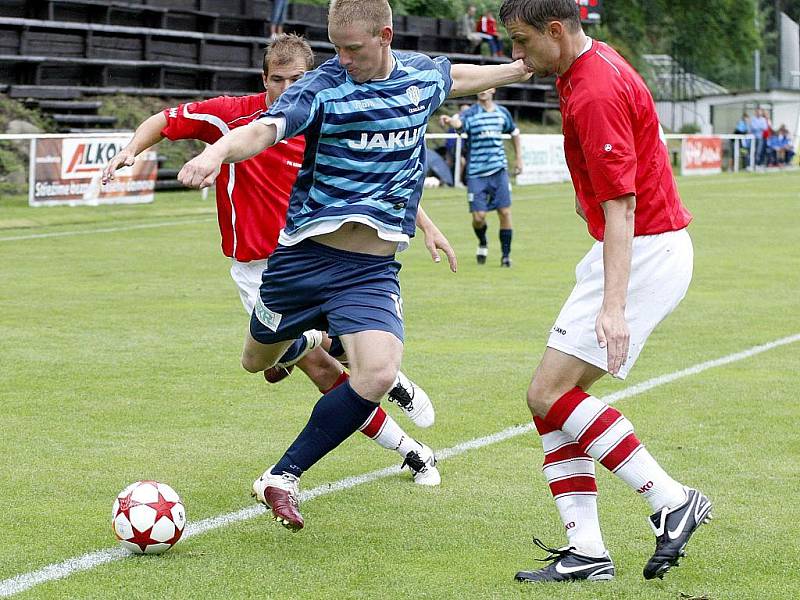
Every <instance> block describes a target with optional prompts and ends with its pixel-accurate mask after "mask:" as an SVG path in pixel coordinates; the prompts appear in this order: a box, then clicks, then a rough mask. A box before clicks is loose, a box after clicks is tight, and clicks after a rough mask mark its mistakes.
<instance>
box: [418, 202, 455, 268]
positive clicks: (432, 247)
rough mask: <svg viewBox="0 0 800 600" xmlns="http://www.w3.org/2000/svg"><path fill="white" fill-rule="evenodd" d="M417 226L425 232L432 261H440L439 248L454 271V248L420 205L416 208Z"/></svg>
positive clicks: (426, 245) (426, 244) (426, 243)
mask: <svg viewBox="0 0 800 600" xmlns="http://www.w3.org/2000/svg"><path fill="white" fill-rule="evenodd" d="M417 227H419V228H420V229H421V230H422V232H423V233H424V234H425V247H426V248H428V252H430V253H431V257H432V258H433V262H437V263H438V262H441V260H442V259H441V258H440V257H439V252H438V251H437V250H441V251H442V252H444V253H445V255H446V256H447V262H448V263H449V264H450V270H451V271H452V272H453V273H455V272H456V270H457V269H458V259H456V253H455V250H453V247H452V246H451V245H450V242H448V241H447V238H446V237H444V234H443V233H442V232H441V231H439V228H438V227H437V226H436V224H435V223H434V222H433V221H431V218H430V217H429V216H428V215H427V213H426V212H425V211H424V210H422V207H421V206H420V207H419V208H418V209H417Z"/></svg>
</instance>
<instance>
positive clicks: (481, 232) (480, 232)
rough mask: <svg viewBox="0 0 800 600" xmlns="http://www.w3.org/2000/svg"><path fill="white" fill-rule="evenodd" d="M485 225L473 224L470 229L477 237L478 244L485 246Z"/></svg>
mask: <svg viewBox="0 0 800 600" xmlns="http://www.w3.org/2000/svg"><path fill="white" fill-rule="evenodd" d="M486 227H487V226H486V225H484V226H483V227H475V226H473V227H472V229H473V231H474V232H475V235H476V236H477V237H478V244H480V245H481V246H486V245H487V244H488V242H487V241H486Z"/></svg>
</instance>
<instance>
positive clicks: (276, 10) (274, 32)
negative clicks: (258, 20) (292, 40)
mask: <svg viewBox="0 0 800 600" xmlns="http://www.w3.org/2000/svg"><path fill="white" fill-rule="evenodd" d="M288 6H289V0H272V19H271V20H270V23H269V33H270V36H269V38H270V39H271V40H274V39H275V38H276V37H277V36H279V35H280V34H282V33H283V24H284V22H285V21H286V9H287V8H288Z"/></svg>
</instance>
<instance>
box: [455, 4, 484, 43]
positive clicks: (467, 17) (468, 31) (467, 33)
mask: <svg viewBox="0 0 800 600" xmlns="http://www.w3.org/2000/svg"><path fill="white" fill-rule="evenodd" d="M477 12H478V9H477V8H475V5H474V4H470V5H469V7H468V8H467V12H466V13H464V16H463V17H461V19H460V20H459V21H458V35H459V36H460V37H461V38H463V39H465V40H467V47H468V51H469V52H476V51H477V50H478V47H479V46H480V45H481V43H482V42H483V36H481V34H480V33H478V32H477V31H475V21H476V20H475V15H476V14H477Z"/></svg>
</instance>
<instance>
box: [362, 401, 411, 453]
mask: <svg viewBox="0 0 800 600" xmlns="http://www.w3.org/2000/svg"><path fill="white" fill-rule="evenodd" d="M359 431H360V432H361V433H363V434H364V435H366V436H367V437H368V438H370V439H371V440H375V441H376V442H378V444H380V445H381V446H382V447H384V448H386V449H387V450H394V451H395V452H398V453H399V454H400V456H402V457H403V458H405V457H406V454H408V453H409V452H411V451H412V450H419V449H420V448H421V446H420V445H419V443H418V442H417V441H416V440H415V439H414V438H412V437H411V436H410V435H408V434H407V433H406V432H405V431H403V430H402V429H401V428H400V425H398V424H397V422H396V421H395V420H394V419H393V418H392V417H390V416H389V415H387V414H386V412H385V411H384V410H383V408H381V407H380V406H379V407H378V408H376V409H375V410H374V411H372V414H371V415H370V416H369V418H368V419H367V420H366V422H365V423H364V424H363V425H362V426H361V427H359Z"/></svg>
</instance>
